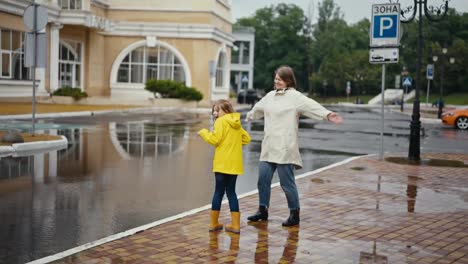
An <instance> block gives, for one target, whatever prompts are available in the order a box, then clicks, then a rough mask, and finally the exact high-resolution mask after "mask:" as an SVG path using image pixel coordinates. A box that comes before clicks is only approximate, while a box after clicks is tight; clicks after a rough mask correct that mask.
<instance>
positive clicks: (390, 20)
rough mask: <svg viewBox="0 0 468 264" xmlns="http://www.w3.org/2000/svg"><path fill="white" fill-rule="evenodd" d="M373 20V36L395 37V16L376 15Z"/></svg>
mask: <svg viewBox="0 0 468 264" xmlns="http://www.w3.org/2000/svg"><path fill="white" fill-rule="evenodd" d="M374 19H375V21H374V38H396V37H397V24H396V23H397V19H398V18H397V16H395V15H384V16H376V17H375V18H374Z"/></svg>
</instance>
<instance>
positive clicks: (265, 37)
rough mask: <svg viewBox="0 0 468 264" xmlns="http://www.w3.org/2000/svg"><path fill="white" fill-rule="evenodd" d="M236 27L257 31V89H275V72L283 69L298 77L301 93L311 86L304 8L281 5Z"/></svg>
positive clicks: (239, 21)
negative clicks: (251, 28)
mask: <svg viewBox="0 0 468 264" xmlns="http://www.w3.org/2000/svg"><path fill="white" fill-rule="evenodd" d="M236 25H239V26H248V27H253V28H255V65H254V67H255V71H254V74H255V77H254V78H255V79H254V86H255V87H256V88H259V89H265V91H268V90H271V89H272V88H273V78H274V74H273V73H274V71H275V70H276V68H278V67H279V66H281V65H289V66H291V67H292V68H293V69H294V70H295V73H296V78H297V82H298V87H297V88H298V89H305V87H307V85H308V72H307V61H308V56H307V42H308V40H307V38H308V36H309V31H308V30H309V29H308V21H307V18H306V17H305V15H304V12H303V10H302V9H301V8H299V7H298V6H296V5H294V4H279V5H277V6H269V7H265V8H262V9H259V10H257V11H256V12H255V14H254V15H253V16H252V17H247V18H241V19H239V20H238V21H237V23H236Z"/></svg>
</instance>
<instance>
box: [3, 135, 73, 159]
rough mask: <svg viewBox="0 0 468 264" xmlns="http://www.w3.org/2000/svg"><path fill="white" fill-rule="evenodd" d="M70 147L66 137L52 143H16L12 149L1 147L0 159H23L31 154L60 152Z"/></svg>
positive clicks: (51, 141)
mask: <svg viewBox="0 0 468 264" xmlns="http://www.w3.org/2000/svg"><path fill="white" fill-rule="evenodd" d="M67 145H68V140H67V138H66V137H65V136H61V139H58V140H50V141H37V142H28V143H15V144H13V145H12V146H11V147H0V157H7V156H13V157H22V156H28V155H31V154H36V153H41V152H46V151H49V150H58V149H62V148H65V147H66V146H67Z"/></svg>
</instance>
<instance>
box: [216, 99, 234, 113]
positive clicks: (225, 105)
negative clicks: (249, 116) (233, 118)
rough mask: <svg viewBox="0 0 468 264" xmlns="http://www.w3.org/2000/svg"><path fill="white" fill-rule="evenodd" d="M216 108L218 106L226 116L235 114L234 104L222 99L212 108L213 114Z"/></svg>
mask: <svg viewBox="0 0 468 264" xmlns="http://www.w3.org/2000/svg"><path fill="white" fill-rule="evenodd" d="M216 106H218V107H219V108H220V109H221V110H223V112H224V113H226V114H230V113H234V108H233V107H232V104H231V102H230V101H229V100H226V99H220V100H217V101H215V102H214V104H213V107H212V108H211V112H212V113H213V112H214V110H215V107H216Z"/></svg>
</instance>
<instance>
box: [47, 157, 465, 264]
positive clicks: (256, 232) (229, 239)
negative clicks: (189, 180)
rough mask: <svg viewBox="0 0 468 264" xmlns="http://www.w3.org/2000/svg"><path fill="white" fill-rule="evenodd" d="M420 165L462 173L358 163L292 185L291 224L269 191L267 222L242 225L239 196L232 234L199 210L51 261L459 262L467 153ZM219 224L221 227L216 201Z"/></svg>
mask: <svg viewBox="0 0 468 264" xmlns="http://www.w3.org/2000/svg"><path fill="white" fill-rule="evenodd" d="M392 156H395V155H392ZM402 156H405V155H403V154H402ZM422 159H424V160H425V159H450V160H458V161H462V162H464V163H465V166H464V167H435V166H410V165H398V164H395V163H390V162H386V161H379V160H378V159H377V158H376V157H373V156H372V157H361V158H358V159H355V160H353V161H351V162H348V163H344V164H341V165H339V166H336V167H333V168H330V169H326V170H323V171H319V172H318V173H310V174H308V175H303V176H304V177H302V178H300V179H297V185H298V187H299V193H300V199H301V223H300V226H299V227H292V228H283V227H281V222H282V221H283V220H284V219H285V218H286V217H287V215H288V209H287V204H286V200H285V197H284V194H283V192H282V190H281V188H280V187H274V188H273V190H272V200H271V205H272V206H271V208H270V218H269V221H268V222H258V223H247V221H246V217H247V216H248V215H250V214H252V213H254V212H255V211H256V209H257V202H258V195H257V194H253V195H249V196H246V197H243V198H241V199H240V206H241V213H242V216H241V219H242V221H241V234H240V235H234V234H230V233H228V232H224V231H219V232H215V233H211V232H208V230H207V229H208V221H209V211H208V210H204V211H201V212H198V213H195V214H193V215H189V216H186V217H183V218H180V219H177V220H173V221H170V222H167V223H164V224H161V225H158V226H155V227H153V228H151V229H148V230H145V231H143V232H140V233H137V234H134V235H131V236H128V237H124V238H121V239H118V240H114V241H111V242H108V243H105V244H102V245H99V246H96V247H91V248H89V249H87V250H84V251H82V252H79V253H77V254H75V255H72V256H69V257H66V258H64V259H61V260H58V261H56V262H55V263H226V262H230V263H234V262H236V263H290V262H295V263H468V222H467V219H468V167H467V164H468V155H454V154H423V155H422ZM221 220H222V222H223V223H227V222H228V221H229V217H228V209H227V205H226V204H223V208H222V217H221Z"/></svg>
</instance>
